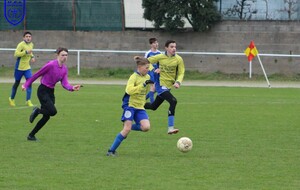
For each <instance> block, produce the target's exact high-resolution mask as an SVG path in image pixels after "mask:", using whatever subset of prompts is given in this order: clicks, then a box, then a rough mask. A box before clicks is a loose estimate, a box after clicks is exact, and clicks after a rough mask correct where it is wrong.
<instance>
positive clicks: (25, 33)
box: [23, 31, 32, 37]
mask: <svg viewBox="0 0 300 190" xmlns="http://www.w3.org/2000/svg"><path fill="white" fill-rule="evenodd" d="M27 34H29V35H30V36H32V34H31V32H28V31H26V32H24V34H23V37H25V36H26V35H27Z"/></svg>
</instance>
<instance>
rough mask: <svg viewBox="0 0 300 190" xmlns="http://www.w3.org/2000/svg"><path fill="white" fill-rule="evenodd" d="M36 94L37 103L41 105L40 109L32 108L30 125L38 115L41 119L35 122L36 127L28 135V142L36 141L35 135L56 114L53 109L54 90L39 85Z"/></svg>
mask: <svg viewBox="0 0 300 190" xmlns="http://www.w3.org/2000/svg"><path fill="white" fill-rule="evenodd" d="M37 93H38V98H39V101H40V103H41V108H38V107H36V108H34V109H33V111H32V113H31V115H30V118H29V120H30V122H31V123H32V122H33V121H34V119H35V118H36V117H37V116H38V115H39V114H42V115H43V117H42V118H41V119H40V120H39V121H38V122H37V124H36V126H35V127H34V128H33V130H32V131H31V132H30V133H29V135H28V137H27V139H28V140H34V139H35V140H36V138H35V134H36V133H37V132H38V131H39V130H40V129H41V128H42V127H43V126H44V125H45V124H46V123H47V122H48V120H49V119H50V116H54V115H56V113H57V110H56V108H55V96H54V89H50V88H48V87H46V86H44V85H40V86H39V88H38V92H37Z"/></svg>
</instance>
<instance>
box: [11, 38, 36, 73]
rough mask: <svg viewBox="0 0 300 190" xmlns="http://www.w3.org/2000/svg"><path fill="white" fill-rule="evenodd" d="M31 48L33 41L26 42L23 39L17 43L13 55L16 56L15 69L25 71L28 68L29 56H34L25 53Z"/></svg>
mask: <svg viewBox="0 0 300 190" xmlns="http://www.w3.org/2000/svg"><path fill="white" fill-rule="evenodd" d="M32 49H33V43H32V42H30V43H26V42H25V41H22V42H20V43H19V44H18V46H17V48H16V50H15V54H14V56H15V57H17V62H16V67H15V68H16V69H18V70H21V71H25V70H28V69H30V68H31V67H30V60H31V58H33V57H34V55H33V54H32V53H31V54H27V53H26V51H27V50H32Z"/></svg>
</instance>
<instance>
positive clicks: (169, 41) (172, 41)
mask: <svg viewBox="0 0 300 190" xmlns="http://www.w3.org/2000/svg"><path fill="white" fill-rule="evenodd" d="M172 43H176V42H175V40H167V41H166V43H165V47H169V45H170V44H172Z"/></svg>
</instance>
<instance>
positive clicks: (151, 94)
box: [147, 91, 154, 103]
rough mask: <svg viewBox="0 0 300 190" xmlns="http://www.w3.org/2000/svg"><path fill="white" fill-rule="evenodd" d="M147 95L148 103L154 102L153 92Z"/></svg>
mask: <svg viewBox="0 0 300 190" xmlns="http://www.w3.org/2000/svg"><path fill="white" fill-rule="evenodd" d="M148 94H149V98H150V103H152V102H154V92H152V91H150V92H149V93H148ZM148 94H147V95H148Z"/></svg>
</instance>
